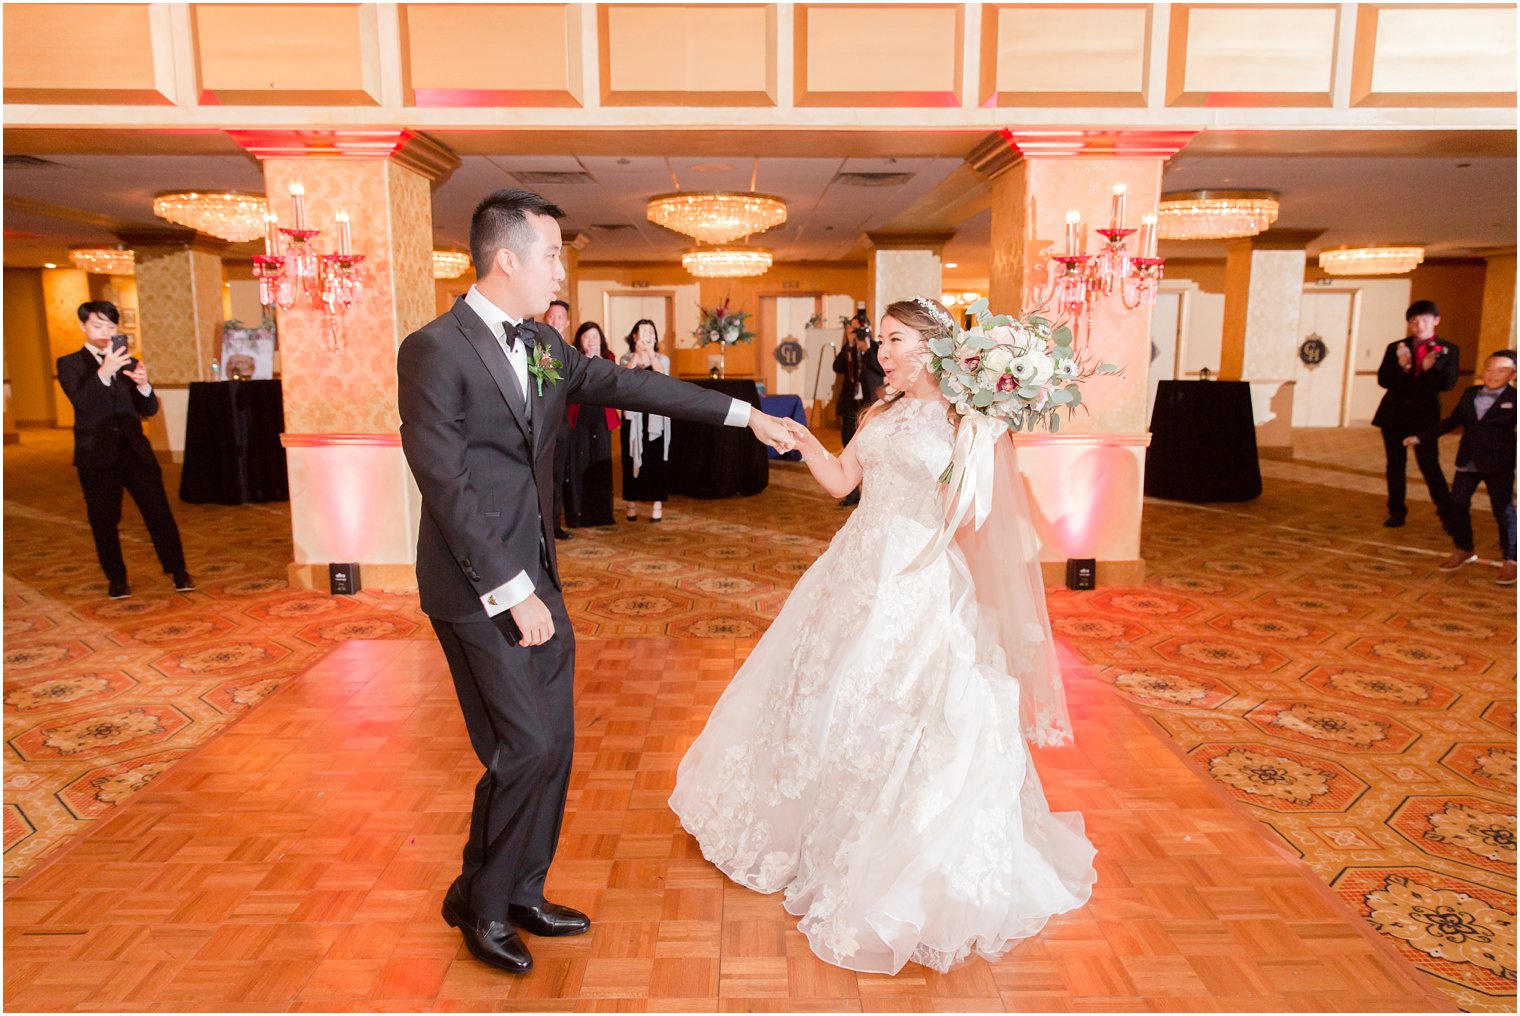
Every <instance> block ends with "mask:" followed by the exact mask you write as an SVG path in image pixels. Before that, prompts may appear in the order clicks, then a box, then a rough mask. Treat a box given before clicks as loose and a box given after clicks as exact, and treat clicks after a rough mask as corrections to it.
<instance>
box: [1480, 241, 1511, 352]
mask: <svg viewBox="0 0 1520 1016" xmlns="http://www.w3.org/2000/svg"><path fill="white" fill-rule="evenodd" d="M1486 260H1487V261H1488V267H1487V269H1486V270H1485V271H1484V273H1483V316H1482V318H1481V319H1480V320H1479V324H1478V356H1477V359H1476V360H1474V361H1473V367H1474V369H1475V370H1476V372H1477V373H1479V374H1481V373H1482V372H1483V361H1484V360H1486V359H1488V357H1490V356H1492V355H1493V354H1494V353H1497V352H1498V351H1499V350H1501V349H1514V348H1515V255H1513V254H1496V255H1494V256H1493V257H1490V258H1488V259H1486ZM1474 380H1475V381H1476V380H1478V379H1476V378H1475V379H1474Z"/></svg>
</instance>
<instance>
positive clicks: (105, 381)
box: [58, 300, 195, 600]
mask: <svg viewBox="0 0 1520 1016" xmlns="http://www.w3.org/2000/svg"><path fill="white" fill-rule="evenodd" d="M120 320H121V315H120V313H119V312H118V311H117V309H116V305H115V304H113V303H109V302H107V301H105V300H91V301H89V302H87V303H82V304H80V305H79V328H80V330H81V331H82V332H84V346H83V347H82V348H81V349H79V350H76V351H75V352H73V353H70V354H69V355H68V356H61V357H59V358H58V384H59V386H60V387H62V388H63V393H64V394H65V395H66V396H68V399H69V402H70V403H72V404H73V406H74V467H75V468H76V469H77V470H78V471H79V486H80V488H81V489H82V490H83V491H84V503H85V510H86V512H87V514H88V516H89V519H90V531H91V533H93V534H94V536H95V554H96V556H97V557H98V558H99V559H100V568H101V570H102V571H103V572H105V575H106V583H107V586H108V590H109V593H110V597H111V599H113V600H120V599H125V598H126V597H128V596H131V595H132V590H131V587H130V586H128V585H127V565H126V562H125V561H123V560H122V557H121V534H120V532H118V530H117V527H118V526H119V525H120V524H121V492H122V491H123V490H125V491H126V492H127V493H129V494H131V495H132V500H133V501H135V502H136V503H137V509H138V511H140V512H141V513H142V517H143V522H145V523H146V524H147V526H148V535H149V537H151V538H152V540H153V549H154V551H156V552H157V554H158V563H159V564H161V565H162V566H163V569H164V573H165V574H166V575H170V576H172V577H173V579H174V588H175V589H177V590H178V591H180V592H182V593H188V592H190V591H191V590H193V589H194V588H195V582H194V581H193V580H192V579H191V578H190V574H189V572H187V571H186V570H185V551H184V546H183V545H182V544H181V543H180V537H179V526H178V525H176V524H175V522H174V512H173V511H171V510H170V508H169V497H168V495H167V494H165V493H164V476H163V470H162V469H160V468H159V465H158V459H157V457H156V456H155V455H154V454H153V446H152V445H150V444H149V443H148V438H147V436H146V435H145V434H144V433H143V428H142V421H143V419H144V418H145V417H149V416H152V415H153V414H155V413H157V412H158V396H157V395H156V394H154V392H153V386H152V385H151V384H149V383H148V368H147V366H146V365H145V364H144V363H143V362H142V361H141V360H139V359H137V358H136V357H133V356H132V355H130V354H129V353H128V352H127V337H126V336H125V335H122V334H120V333H119V332H118V331H117V327H116V326H117V323H118V322H119V321H120Z"/></svg>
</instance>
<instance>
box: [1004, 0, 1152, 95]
mask: <svg viewBox="0 0 1520 1016" xmlns="http://www.w3.org/2000/svg"><path fill="white" fill-rule="evenodd" d="M1154 20H1155V19H1154V17H1153V12H1152V9H1151V5H1150V4H987V5H986V6H985V7H984V8H983V9H982V31H981V68H980V69H981V87H980V89H979V90H978V94H977V101H978V102H979V103H980V104H981V105H984V106H989V105H990V106H1019V107H1025V106H1145V105H1147V104H1148V101H1149V100H1148V95H1149V89H1148V87H1147V81H1148V79H1149V77H1150V67H1151V59H1152V55H1151V29H1152V23H1153V21H1154Z"/></svg>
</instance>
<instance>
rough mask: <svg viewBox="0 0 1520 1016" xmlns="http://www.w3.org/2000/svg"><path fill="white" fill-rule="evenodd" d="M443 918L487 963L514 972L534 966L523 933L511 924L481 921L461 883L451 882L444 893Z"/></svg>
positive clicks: (498, 968)
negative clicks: (445, 893)
mask: <svg viewBox="0 0 1520 1016" xmlns="http://www.w3.org/2000/svg"><path fill="white" fill-rule="evenodd" d="M443 919H444V920H445V921H447V922H449V927H451V928H458V929H459V933H460V934H461V935H463V936H464V945H465V948H466V949H468V950H470V955H471V956H474V957H475V958H476V959H477V960H479V961H480V962H482V963H484V964H485V965H486V966H488V967H495V968H496V969H497V970H505V971H507V972H508V973H512V974H526V973H527V972H528V971H529V970H532V969H533V957H532V955H531V954H530V953H529V952H528V947H527V946H526V945H524V944H523V940H522V937H521V936H520V935H518V934H517V931H516V930H515V929H514V928H513V927H512V926H511V925H510V924H503V923H501V922H500V921H482V920H480V919H479V918H477V917H476V916H475V914H474V913H473V912H471V910H470V907H469V904H468V903H466V902H465V899H464V894H463V893H461V892H459V885H458V883H455V884H454V885H451V886H449V891H448V894H447V895H445V896H444V897H443Z"/></svg>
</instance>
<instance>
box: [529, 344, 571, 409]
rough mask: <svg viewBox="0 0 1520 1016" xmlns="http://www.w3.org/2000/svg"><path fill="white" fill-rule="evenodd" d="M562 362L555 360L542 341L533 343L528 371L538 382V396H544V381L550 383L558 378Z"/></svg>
mask: <svg viewBox="0 0 1520 1016" xmlns="http://www.w3.org/2000/svg"><path fill="white" fill-rule="evenodd" d="M563 366H564V364H563V363H560V362H559V361H558V360H556V359H555V358H554V356H553V354H552V353H550V352H549V347H548V346H546V345H544V344H543V343H542V342H535V343H533V354H532V355H531V356H529V357H528V373H529V374H532V375H533V380H535V381H537V382H538V397H539V398H543V397H544V382H545V381H547V382H549V383H550V384H551V385H552V384H553V383H554V382H556V381H558V380H559V371H560V368H561V367H563Z"/></svg>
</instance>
